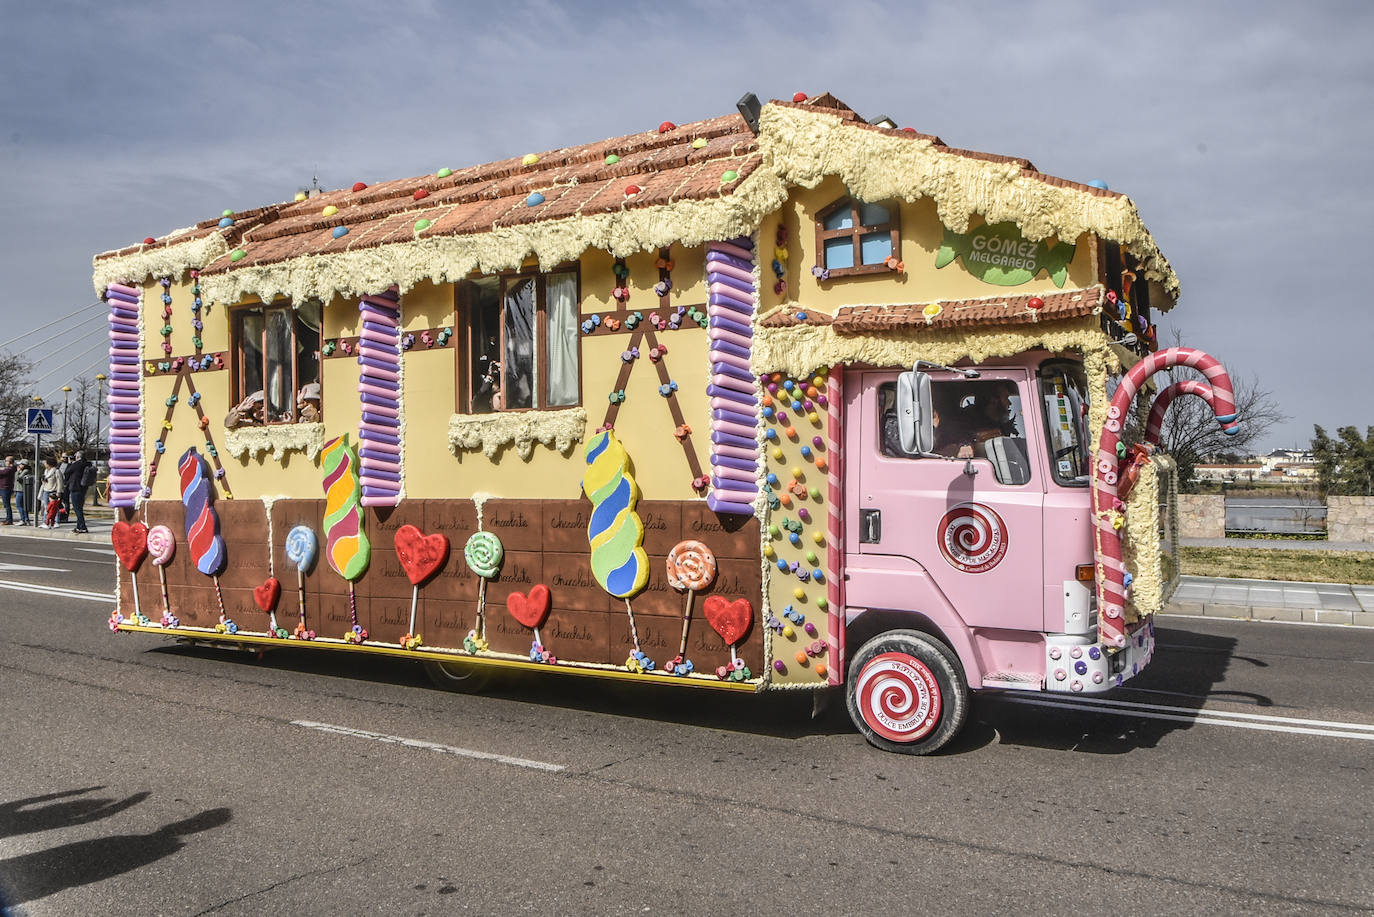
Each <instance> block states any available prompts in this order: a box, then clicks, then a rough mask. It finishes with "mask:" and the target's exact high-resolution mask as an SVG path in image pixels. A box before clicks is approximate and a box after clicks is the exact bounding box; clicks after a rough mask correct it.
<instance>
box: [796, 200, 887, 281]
mask: <svg viewBox="0 0 1374 917" xmlns="http://www.w3.org/2000/svg"><path fill="white" fill-rule="evenodd" d="M901 249H902V236H901V232H900V227H899V220H898V209H897V202H896V201H888V202H887V203H884V204H866V203H864V202H863V201H858V200H855V199H854V198H849V197H846V198H842V199H841V200H838V201H836V202H835V203H833V204H831V205H830V206H829V207H827V208H825V209H824V210H822V211H821V212H820V213H819V214H817V216H816V253H817V254H816V260H817V264H818V266H819V267H820V268H821V269H822V270H825V271H828V272H829V273H828V275H826V276H829V277H846V276H851V275H854V274H871V273H875V272H879V271H890V270H892V268H891V267H890V266H889V265H888V264H887V261H888V259H889V258H900V257H901V255H900V252H901Z"/></svg>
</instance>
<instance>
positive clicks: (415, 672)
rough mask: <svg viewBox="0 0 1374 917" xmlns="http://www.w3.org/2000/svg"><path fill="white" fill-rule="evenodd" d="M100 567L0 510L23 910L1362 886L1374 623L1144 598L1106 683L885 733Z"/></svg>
mask: <svg viewBox="0 0 1374 917" xmlns="http://www.w3.org/2000/svg"><path fill="white" fill-rule="evenodd" d="M112 563H113V558H112V555H111V554H110V553H109V552H108V551H107V550H105V548H104V546H103V545H102V544H101V543H99V542H93V543H92V542H86V543H79V544H78V543H73V542H71V541H61V540H43V539H27V538H20V537H14V536H10V535H3V536H0V697H3V698H4V700H5V714H4V717H3V720H0V722H3V725H4V731H3V734H2V736H3V741H0V768H2V770H0V773H3V774H4V776H5V779H4V781H3V783H2V784H0V787H2V789H0V883H3V884H4V885H5V886H6V887H7V888H8V892H9V897H10V898H11V900H12V901H13V902H17V903H18V906H19V909H20V911H21V912H22V913H25V914H29V915H34V917H40V915H73V914H80V915H87V914H137V915H154V914H175V915H192V914H216V915H261V914H409V915H418V914H430V915H435V914H461V913H478V914H518V913H539V914H622V913H626V914H627V913H646V912H690V913H713V914H725V913H729V914H740V913H756V912H757V913H786V914H821V913H825V914H868V913H888V912H897V913H934V912H937V911H938V912H941V913H949V914H989V913H1056V914H1062V913H1079V914H1082V913H1107V912H1109V911H1114V912H1123V913H1141V914H1209V915H1213V914H1242V913H1244V914H1252V913H1253V914H1325V913H1330V914H1349V913H1370V912H1371V911H1374V839H1371V831H1370V826H1371V825H1372V824H1374V775H1372V774H1371V766H1374V741H1371V739H1374V630H1371V629H1357V628H1350V627H1345V628H1337V627H1322V626H1312V625H1294V624H1278V623H1258V622H1230V621H1223V620H1190V619H1182V618H1163V619H1161V622H1160V623H1161V627H1160V640H1161V644H1162V646H1161V651H1160V653H1159V654H1158V656H1157V658H1156V662H1155V664H1154V666H1153V667H1152V669H1151V670H1150V671H1148V672H1147V673H1145V674H1144V675H1143V676H1141V677H1140V678H1139V679H1137V680H1136V681H1135V682H1133V686H1132V688H1131V689H1129V690H1122V691H1119V692H1117V693H1115V694H1112V695H1108V696H1107V698H1108V700H1109V701H1110V702H1111V703H1110V705H1102V704H1098V705H1093V706H1089V705H1087V704H1079V705H1076V706H1072V707H1069V708H1064V707H1061V706H1053V705H1047V704H1058V703H1060V702H1058V701H1055V700H1053V699H1052V698H1048V697H1046V696H1043V695H1033V696H1024V695H1021V696H1012V695H1001V696H993V695H983V696H980V697H979V698H978V699H977V700H976V702H975V706H974V710H973V715H972V717H971V720H970V723H969V726H968V727H967V728H966V729H965V731H964V733H963V734H962V736H961V737H960V738H959V739H958V740H956V743H955V745H954V746H953V747H952V748H951V749H950V750H949V751H948V752H947V753H945V754H941V755H938V756H934V757H929V758H907V757H904V756H898V755H890V754H884V753H882V752H879V751H876V750H874V749H871V748H869V747H868V746H867V745H865V744H864V742H863V741H862V739H861V738H860V737H859V736H858V735H857V734H856V733H854V732H853V731H852V730H851V729H850V727H849V725H848V722H847V719H846V717H845V716H844V713H843V707H842V704H835V705H834V707H833V708H832V709H831V710H830V711H829V712H827V713H825V714H823V715H822V716H821V717H820V718H819V719H816V720H813V719H811V718H810V713H811V704H810V700H809V697H807V696H802V695H795V694H785V695H781V696H764V697H749V696H742V697H738V696H734V695H726V694H717V693H715V692H682V693H678V692H673V691H671V690H665V689H647V690H646V689H642V688H635V687H633V686H617V685H612V684H602V683H599V682H595V681H592V680H585V679H574V678H567V677H561V678H560V677H557V676H542V677H532V676H527V677H523V678H519V677H514V676H507V677H505V678H503V679H501V680H499V681H496V682H495V683H494V684H492V685H491V686H490V687H489V688H488V690H487V692H486V693H484V694H481V695H457V694H450V693H446V692H442V691H439V690H437V689H433V688H431V687H430V686H429V685H428V682H427V681H426V680H425V678H424V676H423V674H422V673H421V671H420V670H419V669H418V668H417V667H415V666H413V665H411V664H409V663H403V662H396V661H387V660H375V661H374V660H364V661H359V660H357V659H353V658H335V657H334V656H333V655H332V654H328V653H321V652H309V651H300V650H297V651H290V650H282V651H277V652H275V653H273V654H269V655H268V656H267V657H266V658H263V659H259V658H257V657H255V656H252V655H247V654H242V653H235V652H228V651H217V650H208V649H187V648H184V647H179V646H177V645H175V644H171V643H168V642H166V641H163V640H161V639H159V638H156V637H151V636H144V635H135V634H120V635H113V634H111V633H110V631H109V630H108V628H107V627H106V624H105V618H106V616H107V614H108V612H109V608H110V604H109V601H108V600H92V599H90V598H83V597H81V596H79V595H77V594H76V593H80V592H99V593H108V592H109V590H110V589H111V587H112V585H113V582H114V577H113V567H112ZM23 568H31V569H23ZM146 575H153V573H152V568H151V567H149V568H147V573H146ZM14 584H21V586H22V584H36V585H37V591H32V590H33V587H29V586H22V588H16V587H15V586H14ZM1197 708H1203V709H1204V710H1205V711H1206V712H1204V713H1201V714H1198V713H1195V712H1192V711H1194V710H1196V709H1197ZM304 723H311V724H317V725H314V726H311V725H302V724H304ZM340 730H353V731H354V732H344V731H340ZM403 739H404V740H414V741H411V742H408V743H403V742H402V741H400V740H403ZM426 743H428V744H426Z"/></svg>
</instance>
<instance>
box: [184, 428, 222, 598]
mask: <svg viewBox="0 0 1374 917" xmlns="http://www.w3.org/2000/svg"><path fill="white" fill-rule="evenodd" d="M177 472H178V473H179V474H180V475H181V502H182V504H184V505H185V507H186V546H187V548H188V549H189V550H190V551H191V557H192V559H193V560H194V562H195V565H196V569H197V570H199V571H200V572H201V573H204V574H205V575H206V576H208V577H210V578H211V579H212V580H214V583H215V599H216V601H217V602H218V603H219V613H220V617H224V616H225V611H224V594H223V593H222V592H221V591H220V588H219V573H220V571H221V570H223V569H224V561H225V555H224V539H223V538H221V537H220V534H219V516H218V515H217V514H216V513H215V508H214V506H213V505H212V504H211V502H210V498H211V494H210V478H209V476H208V475H207V474H206V473H205V460H204V459H203V458H201V457H200V453H199V452H197V451H196V447H195V446H192V447H191V448H189V449H187V450H186V451H185V452H184V453H183V454H182V456H181V460H180V461H178V462H177Z"/></svg>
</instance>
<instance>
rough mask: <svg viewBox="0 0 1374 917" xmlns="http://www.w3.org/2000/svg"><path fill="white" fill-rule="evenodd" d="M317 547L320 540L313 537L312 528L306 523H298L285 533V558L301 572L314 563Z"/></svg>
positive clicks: (318, 547)
mask: <svg viewBox="0 0 1374 917" xmlns="http://www.w3.org/2000/svg"><path fill="white" fill-rule="evenodd" d="M319 549H320V541H319V539H318V538H317V537H315V531H314V529H312V528H310V526H308V525H298V526H296V527H295V528H293V529H292V530H291V531H290V532H287V534H286V559H287V560H289V561H291V563H293V564H295V565H296V569H297V570H299V571H300V572H302V573H305V572H306V571H307V570H309V569H310V567H311V566H312V565H313V564H314V563H315V555H316V553H318V552H319Z"/></svg>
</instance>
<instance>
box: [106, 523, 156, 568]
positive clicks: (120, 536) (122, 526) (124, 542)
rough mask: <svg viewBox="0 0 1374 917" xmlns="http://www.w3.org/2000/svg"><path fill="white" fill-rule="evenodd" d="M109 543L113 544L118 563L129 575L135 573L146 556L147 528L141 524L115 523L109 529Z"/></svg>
mask: <svg viewBox="0 0 1374 917" xmlns="http://www.w3.org/2000/svg"><path fill="white" fill-rule="evenodd" d="M110 541H111V542H113V543H114V549H115V554H117V555H119V562H120V563H121V564H123V565H124V569H125V570H128V571H129V572H130V573H134V572H136V571H137V570H138V565H139V564H141V563H143V558H144V557H146V556H147V555H148V527H147V526H146V525H144V524H143V523H142V522H125V521H123V520H120V521H119V522H116V523H115V524H114V528H112V529H110Z"/></svg>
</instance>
